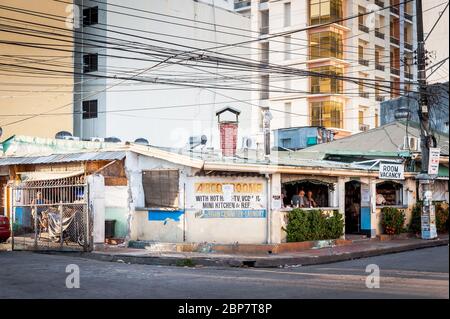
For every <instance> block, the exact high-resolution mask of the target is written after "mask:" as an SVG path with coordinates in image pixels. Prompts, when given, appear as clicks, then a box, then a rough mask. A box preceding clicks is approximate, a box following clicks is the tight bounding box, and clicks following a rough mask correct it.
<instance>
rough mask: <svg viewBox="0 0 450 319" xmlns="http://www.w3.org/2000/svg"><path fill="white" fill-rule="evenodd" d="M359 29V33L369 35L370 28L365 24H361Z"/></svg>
mask: <svg viewBox="0 0 450 319" xmlns="http://www.w3.org/2000/svg"><path fill="white" fill-rule="evenodd" d="M358 28H359V31H362V32H365V33H369V28H368V27H366V26H365V25H364V24H359V26H358Z"/></svg>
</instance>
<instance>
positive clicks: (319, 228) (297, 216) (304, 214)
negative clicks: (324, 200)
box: [285, 208, 344, 242]
mask: <svg viewBox="0 0 450 319" xmlns="http://www.w3.org/2000/svg"><path fill="white" fill-rule="evenodd" d="M343 229H344V220H343V218H342V215H341V214H339V213H338V212H336V211H335V212H333V216H330V217H328V216H326V215H325V214H323V213H322V212H321V211H320V210H310V211H304V210H301V209H298V208H296V209H293V210H292V211H291V212H290V213H289V215H288V223H287V227H286V229H285V231H286V232H287V241H288V242H301V241H309V240H325V239H336V238H339V237H341V236H342V235H343Z"/></svg>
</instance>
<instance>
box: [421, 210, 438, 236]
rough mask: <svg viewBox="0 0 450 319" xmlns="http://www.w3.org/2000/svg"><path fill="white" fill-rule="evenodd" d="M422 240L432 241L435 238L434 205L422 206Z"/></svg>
mask: <svg viewBox="0 0 450 319" xmlns="http://www.w3.org/2000/svg"><path fill="white" fill-rule="evenodd" d="M421 224H422V239H434V238H436V237H437V231H436V213H435V210H434V205H431V206H424V209H423V210H422V218H421Z"/></svg>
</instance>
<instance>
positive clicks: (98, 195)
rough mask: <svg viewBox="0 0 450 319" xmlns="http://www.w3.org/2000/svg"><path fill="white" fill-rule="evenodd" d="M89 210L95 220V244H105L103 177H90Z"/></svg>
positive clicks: (93, 232)
mask: <svg viewBox="0 0 450 319" xmlns="http://www.w3.org/2000/svg"><path fill="white" fill-rule="evenodd" d="M88 187H89V209H90V210H91V216H92V220H93V229H92V234H93V243H94V247H95V246H96V245H103V244H104V242H105V179H104V178H103V176H102V175H89V176H88Z"/></svg>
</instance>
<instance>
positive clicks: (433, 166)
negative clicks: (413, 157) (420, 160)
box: [428, 148, 441, 175]
mask: <svg viewBox="0 0 450 319" xmlns="http://www.w3.org/2000/svg"><path fill="white" fill-rule="evenodd" d="M440 155H441V149H440V148H430V158H429V160H428V174H429V175H437V174H438V172H439V156H440Z"/></svg>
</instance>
